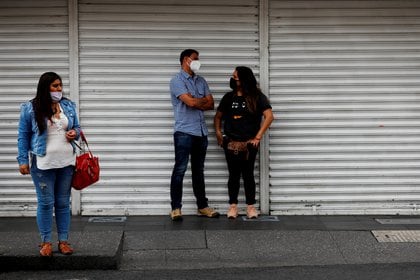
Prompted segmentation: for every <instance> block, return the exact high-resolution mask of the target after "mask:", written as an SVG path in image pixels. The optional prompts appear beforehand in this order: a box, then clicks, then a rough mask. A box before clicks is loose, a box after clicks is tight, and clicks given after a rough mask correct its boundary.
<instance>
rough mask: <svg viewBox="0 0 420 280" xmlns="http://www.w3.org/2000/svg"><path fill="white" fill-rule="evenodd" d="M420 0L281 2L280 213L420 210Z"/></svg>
mask: <svg viewBox="0 0 420 280" xmlns="http://www.w3.org/2000/svg"><path fill="white" fill-rule="evenodd" d="M419 50H420V2H419V1H271V2H270V73H271V74H270V90H271V91H270V97H271V101H272V103H273V105H274V108H275V111H276V114H277V121H276V122H275V124H274V125H273V127H272V130H271V135H270V140H271V143H270V152H271V153H270V157H271V166H270V167H271V172H270V173H271V185H272V186H271V192H270V197H271V213H272V214H419V213H420V212H419V206H420V188H419V185H420V172H419V170H420V102H419V101H420V79H419V76H420V75H419V74H420V70H419V69H420V52H419Z"/></svg>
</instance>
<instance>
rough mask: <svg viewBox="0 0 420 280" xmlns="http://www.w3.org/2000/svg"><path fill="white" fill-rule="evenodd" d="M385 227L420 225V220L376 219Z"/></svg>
mask: <svg viewBox="0 0 420 280" xmlns="http://www.w3.org/2000/svg"><path fill="white" fill-rule="evenodd" d="M375 221H377V222H378V223H380V224H383V225H420V219H375Z"/></svg>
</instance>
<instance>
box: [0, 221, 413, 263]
mask: <svg viewBox="0 0 420 280" xmlns="http://www.w3.org/2000/svg"><path fill="white" fill-rule="evenodd" d="M378 219H381V221H380V222H378ZM388 231H389V232H388ZM397 231H398V232H399V233H401V236H399V241H402V242H379V241H378V240H377V238H376V237H375V235H379V234H381V233H383V237H384V240H385V241H392V240H390V238H391V237H392V236H393V235H395V233H397ZM400 231H401V232H400ZM419 232H420V217H416V216H408V217H402V216H274V217H273V216H270V217H261V218H259V219H258V220H246V219H243V218H242V217H239V218H238V219H236V220H228V219H227V218H226V217H225V216H222V217H220V218H218V219H208V218H200V217H195V216H184V220H183V221H182V222H172V221H171V220H170V219H169V217H168V216H141V217H127V218H126V217H121V218H115V219H114V218H110V217H102V218H101V217H95V218H93V219H91V218H89V217H73V219H72V229H71V237H70V243H72V245H73V246H74V249H75V254H73V255H72V256H62V255H60V254H59V253H58V252H54V253H55V254H54V257H53V258H52V259H47V260H45V259H41V258H40V257H39V256H38V248H37V246H38V244H39V237H38V230H37V227H36V220H35V218H0V266H1V269H0V271H14V270H54V269H65V270H77V269H120V270H153V269H160V270H161V269H211V268H235V267H248V268H250V267H287V266H316V265H354V264H374V263H392V264H404V263H418V264H420V242H408V241H410V240H411V241H420V240H417V239H416V238H419Z"/></svg>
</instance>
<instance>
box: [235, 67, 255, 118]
mask: <svg viewBox="0 0 420 280" xmlns="http://www.w3.org/2000/svg"><path fill="white" fill-rule="evenodd" d="M235 70H236V72H237V74H238V79H239V81H240V83H241V88H242V93H243V95H244V97H245V101H246V105H247V107H248V109H249V111H251V113H256V111H257V102H258V97H259V95H260V94H261V90H260V89H259V88H258V86H257V80H256V79H255V76H254V73H253V72H252V70H251V68H249V67H246V66H238V67H236V68H235Z"/></svg>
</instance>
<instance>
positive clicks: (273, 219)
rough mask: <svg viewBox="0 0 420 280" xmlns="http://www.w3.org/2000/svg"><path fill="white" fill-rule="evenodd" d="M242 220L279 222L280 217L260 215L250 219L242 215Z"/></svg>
mask: <svg viewBox="0 0 420 280" xmlns="http://www.w3.org/2000/svg"><path fill="white" fill-rule="evenodd" d="M242 220H243V221H245V222H278V221H279V217H277V216H259V217H258V218H257V219H248V218H247V217H246V216H242Z"/></svg>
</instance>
